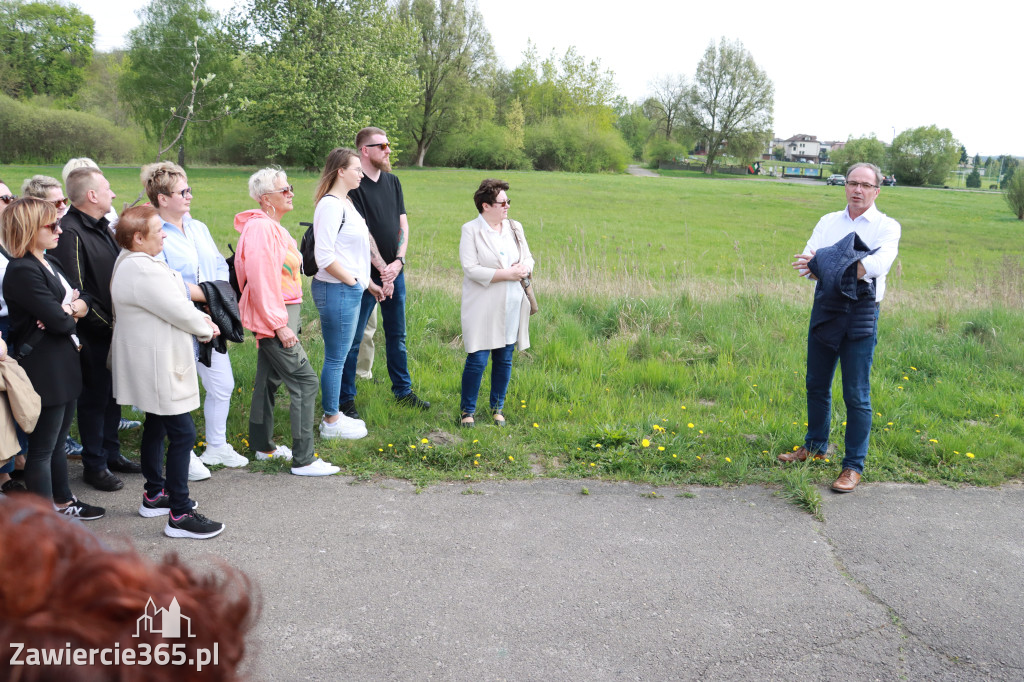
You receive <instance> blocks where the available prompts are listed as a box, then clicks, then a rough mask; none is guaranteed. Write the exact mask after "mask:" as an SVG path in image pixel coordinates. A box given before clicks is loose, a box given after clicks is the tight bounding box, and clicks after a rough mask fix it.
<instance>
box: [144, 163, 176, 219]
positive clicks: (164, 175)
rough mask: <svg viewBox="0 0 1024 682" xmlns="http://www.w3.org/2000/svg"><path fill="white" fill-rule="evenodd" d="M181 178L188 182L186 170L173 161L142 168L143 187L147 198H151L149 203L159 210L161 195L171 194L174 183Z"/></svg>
mask: <svg viewBox="0 0 1024 682" xmlns="http://www.w3.org/2000/svg"><path fill="white" fill-rule="evenodd" d="M179 178H180V179H182V180H188V176H186V175H185V169H184V168H182V167H181V166H179V165H178V164H176V163H174V162H173V161H160V162H158V163H151V164H148V165H145V166H143V167H142V173H141V175H140V179H141V180H142V186H143V187H145V188H146V196H147V197H149V202H150V203H151V204H153V205H154V206H156V207H157V208H159V207H160V201H159V199H158V198H159V196H160V195H161V194H170V193H171V187H173V186H174V183H176V182H177V181H178V179H179Z"/></svg>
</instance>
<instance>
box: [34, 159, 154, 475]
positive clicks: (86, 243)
mask: <svg viewBox="0 0 1024 682" xmlns="http://www.w3.org/2000/svg"><path fill="white" fill-rule="evenodd" d="M67 190H68V197H69V198H70V199H71V208H70V209H68V212H67V214H66V215H65V216H64V217H63V218H62V219H61V223H60V226H61V229H62V230H63V232H64V234H63V235H61V238H60V242H59V243H58V244H57V248H55V249H53V251H52V252H51V253H52V255H54V256H56V258H57V260H59V261H60V264H61V266H62V267H63V268H64V272H65V273H66V274H67V278H68V282H69V283H70V285H71V287H72V288H74V289H78V291H79V292H81V294H82V298H84V299H86V302H87V303H88V304H89V312H88V314H87V315H86V316H85V317H83V318H82V319H81V320H79V321H78V336H79V338H80V339H81V342H82V355H81V360H82V394H81V395H80V396H79V398H78V433H79V435H80V436H81V439H82V446H83V447H84V450H83V452H82V467H83V468H84V469H85V473H84V476H83V478H84V480H85V482H86V483H88V484H89V485H91V486H92V487H93V488H96V489H97V490H103V491H106V492H113V491H115V490H120V489H121V488H122V487H124V483H123V482H122V481H121V479H119V478H118V477H117V476H115V475H114V474H113V473H111V472H112V471H117V472H120V473H125V474H138V473H142V467H141V466H140V465H139V464H138V463H136V462H132V461H131V460H128V459H125V457H124V456H123V455H122V454H121V441H120V439H119V438H118V435H117V430H118V426H120V423H121V406H120V405H118V404H117V402H116V401H115V400H114V395H113V384H112V378H111V375H110V370H109V369H107V355H108V354H109V352H110V342H111V338H112V336H113V331H114V327H113V321H114V317H113V315H112V314H111V311H112V310H113V307H112V305H111V297H110V277H111V275H112V274H113V271H114V261H116V260H117V255H118V253H119V252H120V250H121V249H120V248H119V247H118V245H117V243H116V242H115V241H114V238H113V236H111V234H110V223H109V222H108V220H107V218H106V217H105V216H106V214H107V213H109V212H110V209H111V206H112V205H113V202H114V199H115V198H116V197H117V195H116V194H114V192H113V191H112V190H111V189H110V182H109V181H108V180H107V179H106V178H105V177H103V173H102V172H101V171H100V170H98V169H96V168H79V169H77V170H74V171H71V173H70V174H68V180H67Z"/></svg>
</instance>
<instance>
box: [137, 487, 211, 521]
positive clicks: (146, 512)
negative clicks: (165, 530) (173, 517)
mask: <svg viewBox="0 0 1024 682" xmlns="http://www.w3.org/2000/svg"><path fill="white" fill-rule="evenodd" d="M189 504H191V505H192V509H195V508H196V507H198V506H199V503H198V502H196V501H195V500H191V499H190V500H189ZM170 513H171V496H170V495H168V494H167V493H166V492H164V491H163V490H161V491H160V494H158V495H157V496H156V497H152V498H151V497H150V496H149V495H147V494H146V493H142V504H140V505H139V516H144V517H145V518H147V519H152V518H155V517H157V516H166V515H167V514H170Z"/></svg>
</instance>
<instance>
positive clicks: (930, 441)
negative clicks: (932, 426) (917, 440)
mask: <svg viewBox="0 0 1024 682" xmlns="http://www.w3.org/2000/svg"><path fill="white" fill-rule="evenodd" d="M928 442H929V443H938V442H939V441H937V440H935V439H934V438H929V439H928Z"/></svg>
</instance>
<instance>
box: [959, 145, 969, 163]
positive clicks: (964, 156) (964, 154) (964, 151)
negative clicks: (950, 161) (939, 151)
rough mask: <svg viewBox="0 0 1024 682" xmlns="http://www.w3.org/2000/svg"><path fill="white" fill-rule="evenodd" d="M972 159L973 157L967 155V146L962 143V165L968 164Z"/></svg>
mask: <svg viewBox="0 0 1024 682" xmlns="http://www.w3.org/2000/svg"><path fill="white" fill-rule="evenodd" d="M970 160H971V157H969V156H967V147H965V146H963V145H960V165H961V166H966V165H967V163H968V162H969V161H970Z"/></svg>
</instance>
